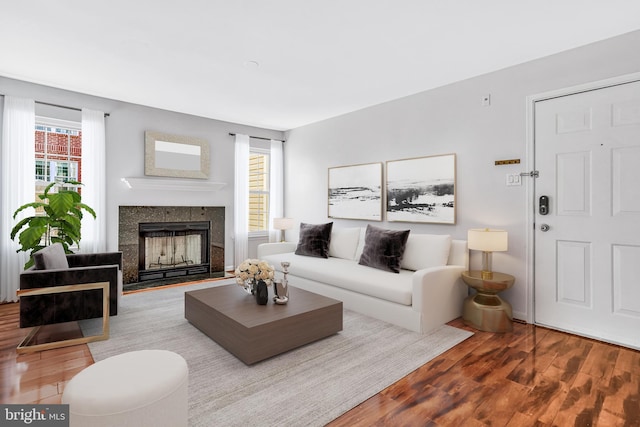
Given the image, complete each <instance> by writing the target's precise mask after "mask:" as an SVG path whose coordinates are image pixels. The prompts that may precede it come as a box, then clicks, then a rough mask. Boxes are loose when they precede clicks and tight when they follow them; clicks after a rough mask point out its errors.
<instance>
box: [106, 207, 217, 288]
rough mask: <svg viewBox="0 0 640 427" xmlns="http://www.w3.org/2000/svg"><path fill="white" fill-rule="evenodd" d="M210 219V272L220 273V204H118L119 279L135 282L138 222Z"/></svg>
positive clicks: (136, 274)
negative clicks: (120, 262)
mask: <svg viewBox="0 0 640 427" xmlns="http://www.w3.org/2000/svg"><path fill="white" fill-rule="evenodd" d="M195 221H210V223H211V229H210V232H209V239H210V250H209V254H210V258H211V260H210V264H211V273H212V274H214V273H221V274H224V231H225V230H224V228H225V208H224V206H120V208H119V219H118V250H120V251H122V263H123V267H122V279H123V280H122V281H123V283H124V284H128V283H135V282H137V281H138V246H139V241H138V237H139V224H140V223H142V222H195Z"/></svg>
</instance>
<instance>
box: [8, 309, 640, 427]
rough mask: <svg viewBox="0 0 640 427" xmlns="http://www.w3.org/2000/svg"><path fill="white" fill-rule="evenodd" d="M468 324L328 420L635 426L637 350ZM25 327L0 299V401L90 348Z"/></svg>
mask: <svg viewBox="0 0 640 427" xmlns="http://www.w3.org/2000/svg"><path fill="white" fill-rule="evenodd" d="M450 324H451V325H452V326H456V327H459V328H463V329H469V330H473V329H470V328H468V327H467V326H465V325H464V324H463V323H462V321H461V320H459V319H458V320H455V321H453V322H451V323H450ZM473 331H474V332H475V334H474V336H473V337H471V338H469V339H467V340H466V341H464V342H463V343H461V344H459V345H458V346H456V347H454V348H453V349H451V350H449V351H448V352H446V353H444V354H442V355H441V356H439V357H437V358H436V359H434V360H432V361H431V362H429V363H427V364H426V365H424V366H422V367H421V368H419V369H418V370H416V371H414V372H413V373H411V374H409V375H408V376H407V377H405V378H403V379H402V380H400V381H398V382H397V383H395V384H393V385H392V386H390V387H388V388H387V389H385V390H383V391H381V392H380V393H378V394H376V395H375V396H373V397H372V398H370V399H369V400H367V401H365V402H363V403H362V404H360V405H359V406H357V407H356V408H354V409H352V410H351V411H349V412H347V413H346V414H344V415H343V416H341V417H339V418H338V419H336V420H334V421H333V422H331V423H330V424H329V426H331V427H337V426H373V425H378V426H418V425H419V426H456V427H457V426H465V427H466V426H472V427H473V426H482V425H491V426H540V427H543V426H559V427H565V426H579V427H582V426H607V427H608V426H629V427H630V426H640V352H638V351H634V350H630V349H626V348H623V347H618V346H615V345H610V344H605V343H601V342H598V341H593V340H589V339H586V338H581V337H577V336H573V335H569V334H565V333H562V332H557V331H553V330H549V329H545V328H539V327H534V326H532V325H524V324H519V323H516V324H515V325H514V331H513V332H512V333H506V334H493V333H488V332H481V331H475V330H473ZM27 332H28V330H26V329H19V328H18V305H17V304H2V305H0V372H1V373H2V383H1V388H0V402H2V403H59V402H60V398H61V393H62V390H63V389H64V386H65V384H66V382H67V381H69V380H70V379H71V378H72V377H73V376H74V375H75V374H76V373H78V372H79V371H81V370H82V369H84V368H85V367H87V366H89V365H91V364H92V363H93V358H92V357H91V353H90V352H89V350H88V347H87V346H86V345H78V346H74V347H68V348H65V349H57V350H48V351H44V352H41V353H34V354H27V355H17V354H16V351H15V347H16V345H17V344H18V343H19V342H20V341H21V340H22V338H23V337H24V336H25V335H26V334H27Z"/></svg>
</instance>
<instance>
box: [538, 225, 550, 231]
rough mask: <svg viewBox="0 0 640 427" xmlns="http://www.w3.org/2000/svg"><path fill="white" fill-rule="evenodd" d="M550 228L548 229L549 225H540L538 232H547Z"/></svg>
mask: <svg viewBox="0 0 640 427" xmlns="http://www.w3.org/2000/svg"><path fill="white" fill-rule="evenodd" d="M550 228H551V227H549V224H542V225H540V231H549V229H550Z"/></svg>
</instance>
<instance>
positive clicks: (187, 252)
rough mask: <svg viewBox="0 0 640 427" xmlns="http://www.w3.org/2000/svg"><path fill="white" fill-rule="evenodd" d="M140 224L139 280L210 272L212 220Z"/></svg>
mask: <svg viewBox="0 0 640 427" xmlns="http://www.w3.org/2000/svg"><path fill="white" fill-rule="evenodd" d="M138 226H139V230H140V231H139V234H138V236H139V249H138V282H144V281H145V280H158V279H168V278H172V277H178V276H190V275H194V274H204V273H209V272H210V263H209V230H210V224H209V222H208V221H197V222H151V223H140V224H139V225H138Z"/></svg>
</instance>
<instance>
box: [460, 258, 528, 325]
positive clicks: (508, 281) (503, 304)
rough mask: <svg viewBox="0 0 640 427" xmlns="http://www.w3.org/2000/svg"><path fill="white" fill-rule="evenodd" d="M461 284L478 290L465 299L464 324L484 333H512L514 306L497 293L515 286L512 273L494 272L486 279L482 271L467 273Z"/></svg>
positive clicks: (463, 276)
mask: <svg viewBox="0 0 640 427" xmlns="http://www.w3.org/2000/svg"><path fill="white" fill-rule="evenodd" d="M462 281H463V282H464V283H466V284H467V285H468V286H469V287H471V288H473V289H475V290H476V292H477V293H476V294H475V295H470V296H468V297H467V298H466V299H465V300H464V307H463V310H462V319H463V320H464V323H465V324H467V325H469V326H472V327H474V328H476V329H479V330H481V331H487V332H510V331H512V330H513V311H512V309H511V304H509V303H508V302H507V301H504V300H503V299H502V298H500V297H499V296H498V292H502V291H504V290H505V289H509V288H510V287H511V286H513V282H514V281H515V278H514V277H513V276H512V275H510V274H505V273H498V272H493V273H491V277H487V275H486V273H485V274H483V273H482V271H480V270H471V271H465V272H463V273H462Z"/></svg>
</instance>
